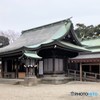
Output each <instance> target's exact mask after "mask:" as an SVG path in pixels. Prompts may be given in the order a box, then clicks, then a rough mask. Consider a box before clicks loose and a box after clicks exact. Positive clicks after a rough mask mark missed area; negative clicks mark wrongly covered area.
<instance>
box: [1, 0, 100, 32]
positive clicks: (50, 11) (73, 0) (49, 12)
mask: <svg viewBox="0 0 100 100" xmlns="http://www.w3.org/2000/svg"><path fill="white" fill-rule="evenodd" d="M69 17H73V18H72V22H73V24H74V25H75V24H76V23H84V24H86V25H90V24H93V25H97V24H100V0H0V30H8V29H11V30H15V31H22V30H26V29H30V28H33V27H37V26H41V25H44V24H48V23H51V22H55V21H58V20H63V19H67V18H69Z"/></svg>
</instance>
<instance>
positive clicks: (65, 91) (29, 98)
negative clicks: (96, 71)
mask: <svg viewBox="0 0 100 100" xmlns="http://www.w3.org/2000/svg"><path fill="white" fill-rule="evenodd" d="M72 91H73V92H95V93H98V95H97V96H85V95H84V96H75V95H73V96H72V95H71V92H72ZM0 100H100V83H93V84H92V83H88V84H87V83H80V82H76V83H74V82H71V83H67V84H60V85H50V84H38V85H37V86H32V87H26V86H21V85H9V84H0Z"/></svg>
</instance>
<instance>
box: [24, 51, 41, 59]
mask: <svg viewBox="0 0 100 100" xmlns="http://www.w3.org/2000/svg"><path fill="white" fill-rule="evenodd" d="M24 55H25V56H27V57H30V58H35V59H41V58H42V57H40V56H38V55H37V53H35V52H30V51H26V52H25V53H24Z"/></svg>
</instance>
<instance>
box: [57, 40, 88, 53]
mask: <svg viewBox="0 0 100 100" xmlns="http://www.w3.org/2000/svg"><path fill="white" fill-rule="evenodd" d="M58 42H59V43H61V44H62V45H64V46H65V48H69V49H72V50H78V51H80V52H82V51H89V50H88V49H86V48H84V47H80V46H77V45H74V44H71V43H68V42H64V41H58Z"/></svg>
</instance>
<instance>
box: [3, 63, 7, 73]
mask: <svg viewBox="0 0 100 100" xmlns="http://www.w3.org/2000/svg"><path fill="white" fill-rule="evenodd" d="M4 69H5V70H4V72H7V61H5V68H4Z"/></svg>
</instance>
